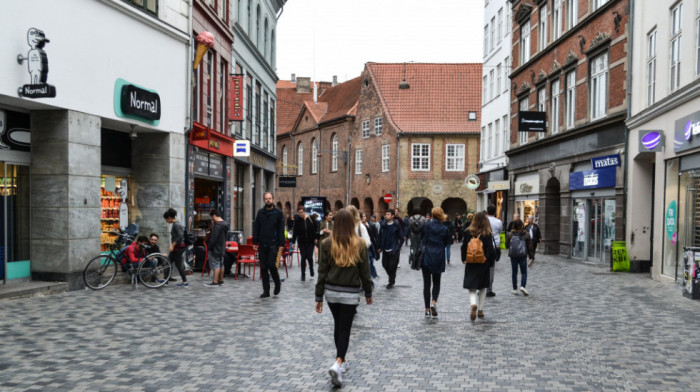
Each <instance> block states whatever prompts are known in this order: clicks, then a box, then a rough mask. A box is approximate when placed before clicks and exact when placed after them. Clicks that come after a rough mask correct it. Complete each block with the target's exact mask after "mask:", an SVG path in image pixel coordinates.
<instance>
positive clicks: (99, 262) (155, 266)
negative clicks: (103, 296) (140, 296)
mask: <svg viewBox="0 0 700 392" xmlns="http://www.w3.org/2000/svg"><path fill="white" fill-rule="evenodd" d="M134 237H135V235H129V234H127V233H124V232H122V231H120V232H119V233H118V234H117V240H116V241H115V242H114V243H113V244H111V245H110V249H109V252H108V253H105V254H101V255H99V256H96V257H95V258H93V259H92V260H90V261H89V262H88V263H87V266H85V271H83V280H84V281H85V285H86V286H87V287H89V288H91V289H93V290H101V289H103V288H105V287H107V286H109V284H110V283H112V281H113V280H114V278H115V277H116V276H117V272H118V270H119V268H121V260H122V259H123V258H124V251H125V250H126V248H127V247H128V246H129V245H130V244H131V243H132V242H133V241H134ZM139 246H140V248H141V249H142V250H143V251H145V250H147V249H146V247H144V246H142V245H139ZM134 264H136V265H131V263H127V266H126V271H125V272H126V274H127V275H128V276H129V277H130V278H131V283H132V284H133V285H136V284H137V282H141V284H143V285H144V286H146V287H148V288H152V289H154V288H158V287H161V286H163V285H164V284H166V283H167V282H168V279H170V274H171V273H172V268H171V265H170V260H168V258H167V257H166V256H165V255H163V254H160V253H151V254H148V255H146V256H145V257H143V258H140V259H139V261H138V263H134Z"/></svg>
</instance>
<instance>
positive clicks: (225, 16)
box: [221, 0, 228, 22]
mask: <svg viewBox="0 0 700 392" xmlns="http://www.w3.org/2000/svg"><path fill="white" fill-rule="evenodd" d="M221 19H223V20H224V22H228V0H224V1H222V2H221Z"/></svg>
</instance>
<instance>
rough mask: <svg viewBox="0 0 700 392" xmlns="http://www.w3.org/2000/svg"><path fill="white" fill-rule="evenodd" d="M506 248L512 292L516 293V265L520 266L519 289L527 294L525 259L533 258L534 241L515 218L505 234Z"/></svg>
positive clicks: (521, 222) (532, 259)
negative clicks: (509, 230) (510, 268)
mask: <svg viewBox="0 0 700 392" xmlns="http://www.w3.org/2000/svg"><path fill="white" fill-rule="evenodd" d="M506 248H508V257H510V265H511V267H512V269H513V294H515V295H518V267H520V291H521V292H522V293H523V295H525V296H528V295H530V293H529V292H528V291H527V290H526V289H525V285H526V284H527V265H528V264H527V259H528V257H529V258H530V260H531V262H530V264H532V261H534V260H535V241H533V240H532V238H530V233H528V232H527V231H526V230H525V225H524V224H523V221H521V220H520V219H517V220H515V221H513V230H512V231H511V232H510V233H508V234H507V235H506Z"/></svg>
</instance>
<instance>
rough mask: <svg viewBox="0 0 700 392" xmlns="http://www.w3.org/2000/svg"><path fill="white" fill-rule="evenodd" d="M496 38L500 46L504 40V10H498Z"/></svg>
mask: <svg viewBox="0 0 700 392" xmlns="http://www.w3.org/2000/svg"><path fill="white" fill-rule="evenodd" d="M496 38H497V39H498V43H499V44H500V43H501V41H502V40H503V8H501V9H499V10H498V28H497V29H496Z"/></svg>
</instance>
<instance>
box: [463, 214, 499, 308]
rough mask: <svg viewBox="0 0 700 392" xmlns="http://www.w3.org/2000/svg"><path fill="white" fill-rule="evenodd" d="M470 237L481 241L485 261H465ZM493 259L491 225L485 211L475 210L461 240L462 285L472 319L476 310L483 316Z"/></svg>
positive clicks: (494, 250)
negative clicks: (467, 295) (467, 293)
mask: <svg viewBox="0 0 700 392" xmlns="http://www.w3.org/2000/svg"><path fill="white" fill-rule="evenodd" d="M472 238H478V239H479V240H480V241H481V243H482V249H483V252H484V256H486V261H484V262H483V263H467V247H468V246H469V241H471V239H472ZM495 260H496V249H495V248H494V244H493V234H492V233H491V225H490V224H489V220H488V218H487V217H486V213H484V212H477V213H476V214H475V215H474V220H472V222H471V225H470V226H469V229H467V230H466V231H465V232H464V241H463V242H462V263H464V264H465V267H464V284H463V287H464V288H465V289H468V290H469V303H470V304H471V313H470V315H469V318H470V319H471V320H472V321H474V320H475V319H476V317H477V310H478V316H479V318H483V317H484V298H485V297H486V289H488V288H489V270H490V268H491V267H492V266H493V265H494V262H495ZM477 295H478V304H477Z"/></svg>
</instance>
